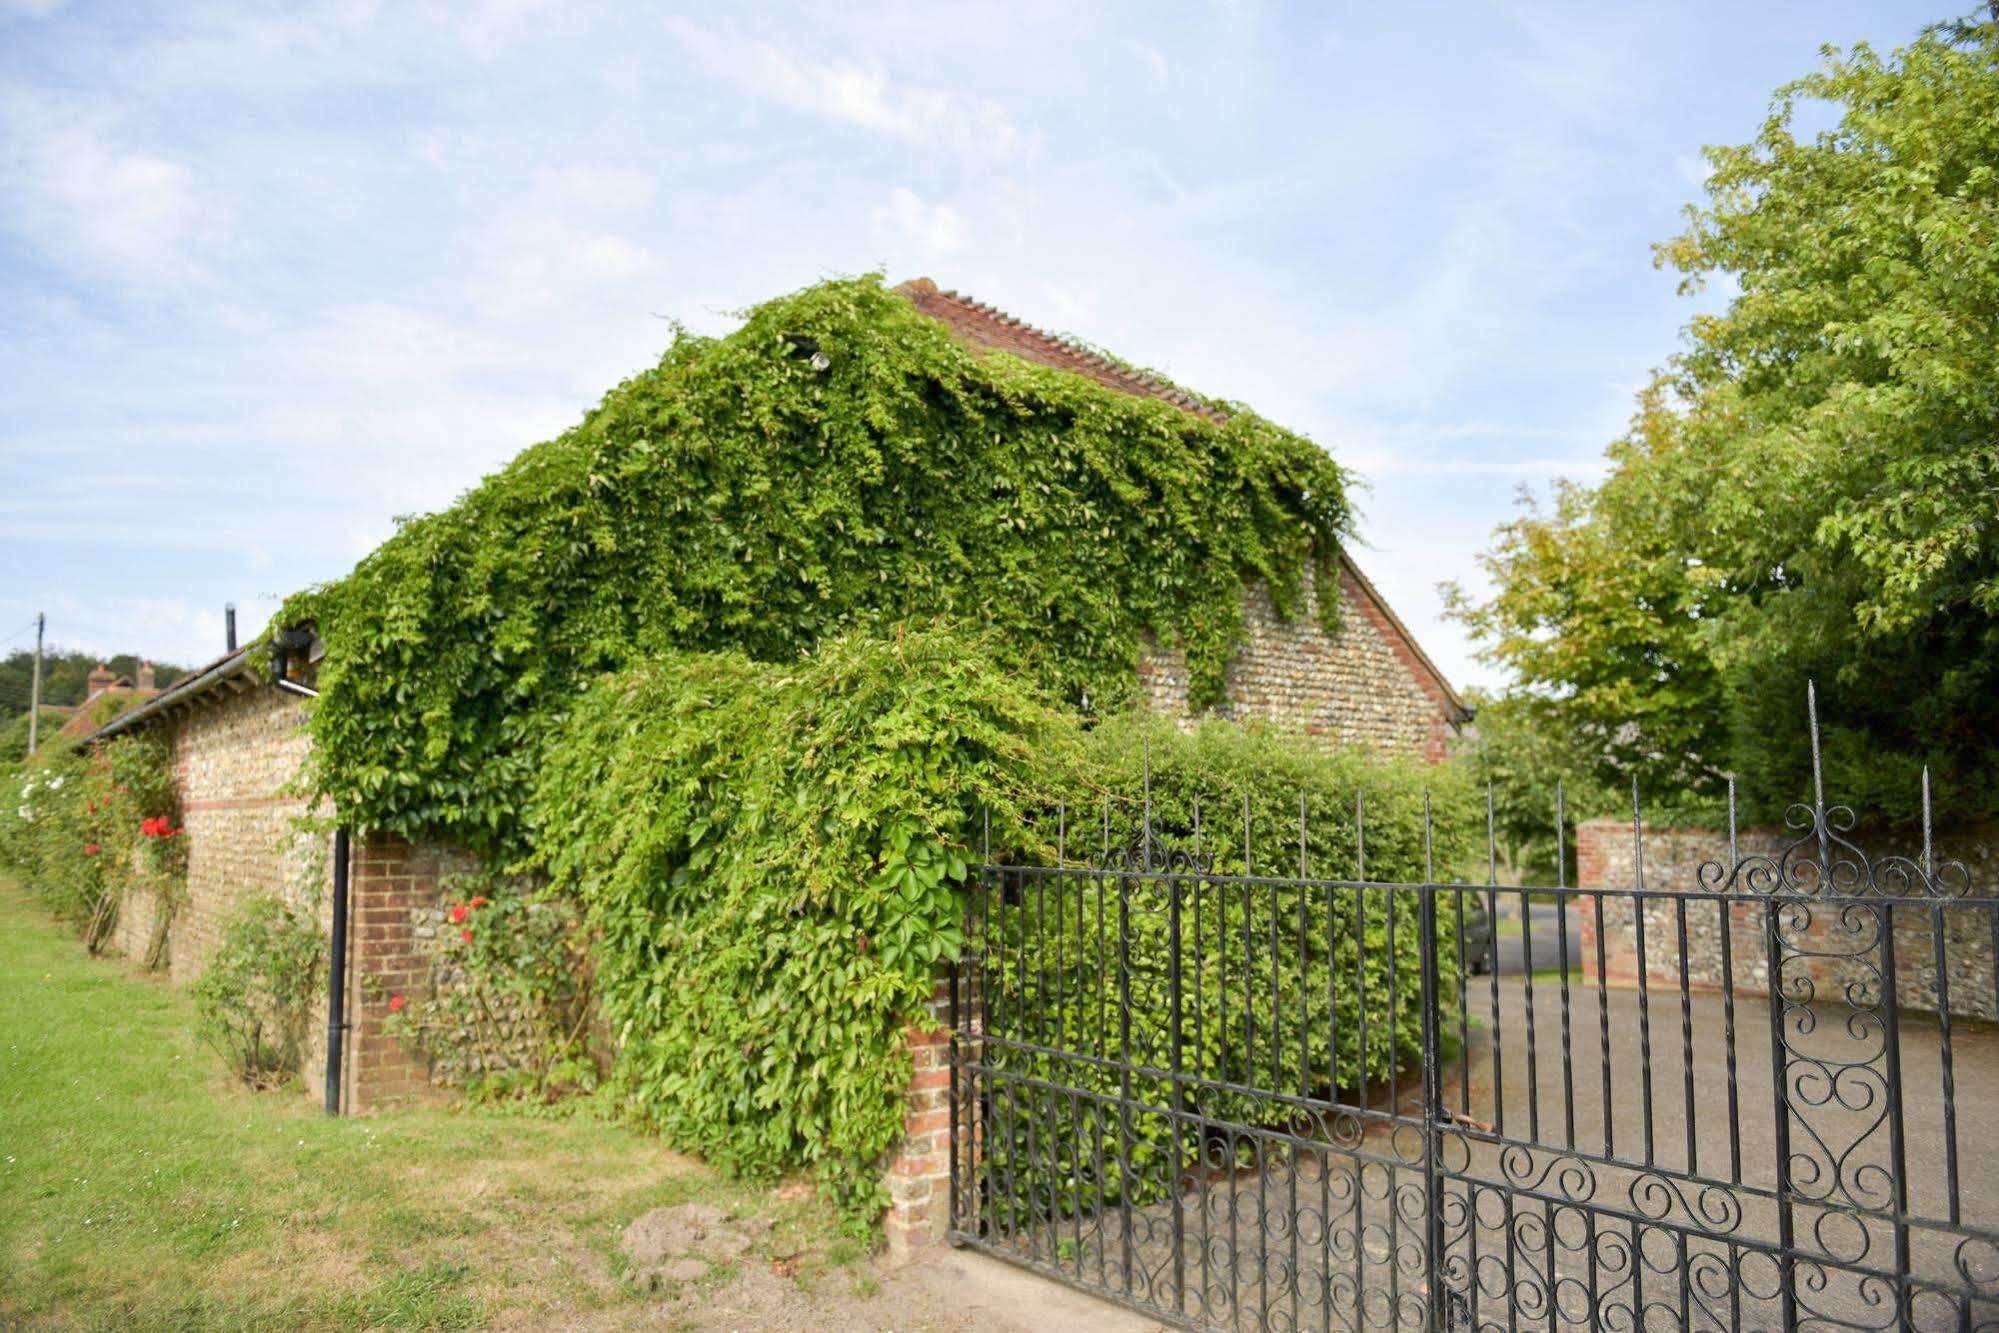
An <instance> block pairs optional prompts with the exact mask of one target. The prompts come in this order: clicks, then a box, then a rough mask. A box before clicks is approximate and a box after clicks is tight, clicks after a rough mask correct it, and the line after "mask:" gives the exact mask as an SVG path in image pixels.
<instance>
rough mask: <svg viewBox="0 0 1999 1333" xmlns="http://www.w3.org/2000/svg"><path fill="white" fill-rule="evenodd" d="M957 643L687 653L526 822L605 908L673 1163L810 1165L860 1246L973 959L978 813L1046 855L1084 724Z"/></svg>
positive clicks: (636, 1048) (622, 707) (614, 959)
mask: <svg viewBox="0 0 1999 1333" xmlns="http://www.w3.org/2000/svg"><path fill="white" fill-rule="evenodd" d="M990 648H991V645H990V643H989V642H985V641H977V640H967V639H965V638H962V637H960V636H957V635H953V634H950V633H947V632H944V631H942V630H937V629H921V630H912V631H908V632H904V633H899V634H897V635H895V636H894V637H891V638H886V639H883V638H864V637H861V636H846V637H842V638H838V639H833V640H829V641H827V642H825V643H823V644H821V645H820V646H819V648H818V649H817V650H815V651H814V652H813V653H811V654H810V655H808V656H807V657H805V658H803V659H802V660H800V661H798V662H795V663H789V664H784V665H775V664H765V663H758V662H753V661H751V660H749V659H748V658H746V657H743V656H741V655H740V654H686V655H682V654H670V655H667V656H665V657H663V658H662V659H661V660H660V661H659V662H656V663H654V664H653V665H651V666H648V667H644V668H640V669H638V670H636V671H633V672H630V673H627V674H624V675H620V676H615V677H612V678H609V679H608V680H606V681H604V682H602V683H600V684H598V685H597V686H595V687H593V688H592V689H591V690H590V691H589V692H588V693H587V694H585V695H584V696H583V697H582V698H581V700H580V701H579V702H578V704H577V706H576V711H575V716H574V718H573V719H572V721H571V722H570V724H569V725H568V726H567V727H566V728H564V729H563V731H562V732H561V733H560V734H559V735H558V736H556V737H555V738H554V739H553V743H552V744H551V745H550V746H549V748H548V750H547V752H546V754H545V757H544V768H543V772H542V774H541V778H540V781H539V782H538V784H537V788H536V794H535V798H534V802H533V805H532V807H531V811H530V827H531V829H532V832H533V834H534V841H535V844H536V846H537V848H538V849H539V850H538V853H537V860H538V862H539V863H540V865H541V867H542V868H544V869H545V870H546V872H547V874H548V875H549V878H550V886H549V887H550V891H551V892H552V893H554V894H555V895H557V896H567V897H573V898H574V899H575V900H578V901H580V902H582V903H583V904H584V906H585V908H586V912H587V921H588V925H589V927H590V928H591V930H592V931H593V932H594V933H595V938H596V944H595V946H594V953H595V956H596V959H597V968H598V971H597V984H598V994H599V997H600V1003H601V1005H602V1009H603V1013H604V1016H605V1019H606V1021H607V1023H608V1026H609V1028H610V1030H611V1035H612V1038H613V1041H614V1043H615V1046H616V1065H615V1069H614V1078H615V1080H616V1086H617V1087H618V1088H619V1089H621V1090H622V1091H623V1092H624V1094H625V1095H626V1096H628V1097H629V1099H630V1101H631V1104H632V1106H633V1107H634V1108H635V1109H636V1111H637V1113H638V1114H639V1115H640V1117H641V1118H642V1119H643V1120H645V1121H646V1122H647V1123H649V1124H651V1125H653V1126H655V1127H656V1128H657V1129H658V1130H659V1132H660V1133H661V1135H662V1136H663V1137H664V1138H665V1139H666V1140H667V1141H668V1142H670V1143H672V1144H674V1145H675V1146H677V1147H680V1148H683V1149H687V1150H689V1151H693V1152H698V1153H700V1154H701V1155H702V1156H703V1157H705V1158H707V1159H708V1160H709V1161H712V1162H715V1163H717V1164H719V1165H722V1166H724V1167H727V1168H729V1169H731V1170H734V1171H737V1172H740V1173H742V1174H745V1175H748V1176H751V1177H762V1178H769V1177H774V1176H775V1175H777V1174H778V1173H779V1172H781V1171H783V1170H785V1169H787V1168H790V1167H794V1166H797V1165H801V1164H805V1165H811V1166H813V1167H815V1168H816V1169H817V1171H818V1174H819V1177H820V1180H821V1183H822V1187H823V1189H824V1190H825V1192H826V1193H827V1194H828V1196H829V1197H831V1198H832V1199H833V1200H834V1201H835V1202H836V1203H838V1204H839V1205H840V1206H841V1208H842V1209H843V1211H844V1212H845V1213H846V1215H847V1217H848V1218H849V1219H850V1221H851V1222H852V1223H853V1225H854V1226H855V1229H856V1230H857V1231H866V1230H867V1229H868V1228H870V1227H872V1225H873V1224H874V1222H875V1220H876V1219H877V1217H878V1216H879V1213H880V1209H881V1207H882V1205H883V1203H884V1202H885V1196H884V1194H883V1192H882V1187H881V1184H880V1179H879V1170H880V1159H881V1158H882V1156H883V1154H885V1153H886V1152H887V1151H888V1150H889V1149H890V1148H891V1147H893V1145H894V1144H895V1142H896V1141H897V1138H898V1136H899V1135H900V1133H901V1130H902V1120H903V1111H904V1100H903V1099H904V1090H905V1089H906V1087H907V1086H908V1082H909V1073H910V1064H909V1057H908V1054H907V1050H906V1047H905V1045H904V1043H903V1035H904V1032H905V1030H906V1028H907V1025H908V1023H909V1022H910V1019H911V1016H912V1015H913V1014H914V1013H916V1012H918V1011H919V1010H920V1007H921V1004H922V1002H923V1001H924V1000H925V999H926V998H927V997H928V996H929V995H930V993H931V990H932V987H933V985H934V978H935V975H936V969H937V965H938V964H939V962H940V961H942V960H945V959H948V958H952V957H955V956H956V954H957V952H958V950H959V948H960V947H961V945H962V943H963V931H962V916H963V909H962V896H961V888H962V885H963V883H964V881H965V878H966V876H967V873H968V858H969V855H970V852H971V845H972V842H973V830H974V829H975V828H977V827H980V825H979V812H980V811H981V810H983V809H986V808H990V809H991V811H992V812H993V819H994V821H995V826H996V827H997V828H998V829H999V830H1000V831H1001V832H1002V833H1003V834H1006V835H1008V836H1010V837H1015V838H1018V837H1022V836H1025V835H1024V834H1023V833H1022V829H1023V828H1024V826H1023V824H1022V822H1021V817H1020V815H1019V811H1020V810H1021V808H1022V805H1021V803H1022V801H1023V800H1024V799H1026V793H1027V792H1028V791H1029V790H1030V789H1031V787H1032V786H1033V781H1032V776H1031V775H1033V774H1036V773H1047V772H1059V771H1060V766H1061V765H1062V763H1063V762H1064V757H1065V756H1068V755H1071V754H1073V751H1074V734H1073V732H1072V731H1071V729H1070V727H1069V725H1068V724H1067V722H1066V721H1065V720H1064V719H1063V718H1062V717H1061V716H1060V715H1059V714H1057V713H1055V712H1052V711H1051V710H1050V709H1049V708H1048V707H1047V706H1046V705H1045V704H1043V703H1042V702H1041V701H1039V700H1038V699H1037V698H1036V697H1035V694H1034V692H1033V691H1032V690H1031V689H1030V688H1027V687H1024V686H1023V685H1022V684H1021V683H1020V682H1019V681H1018V679H1017V678H1016V677H1014V676H1013V675H1011V674H1010V673H1008V672H1005V671H1003V670H1002V669H1000V668H999V667H998V666H996V665H995V664H994V663H993V661H992V658H991V654H990Z"/></svg>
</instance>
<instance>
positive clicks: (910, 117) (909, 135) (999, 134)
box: [669, 18, 1037, 161]
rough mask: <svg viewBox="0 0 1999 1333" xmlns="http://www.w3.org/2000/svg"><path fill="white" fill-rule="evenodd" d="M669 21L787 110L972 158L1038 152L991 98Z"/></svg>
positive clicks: (738, 79) (705, 58) (691, 43)
mask: <svg viewBox="0 0 1999 1333" xmlns="http://www.w3.org/2000/svg"><path fill="white" fill-rule="evenodd" d="M669 26H670V27H671V28H672V29H673V31H674V33H675V34H676V35H677V36H678V37H679V38H680V39H681V41H683V42H684V43H685V44H686V45H687V47H688V49H689V50H691V51H692V52H693V53H694V54H695V55H696V56H697V57H699V58H700V60H701V61H702V63H703V64H705V65H706V66H707V67H708V69H709V71H710V72H711V73H713V74H716V75H718V76H720V77H722V78H725V79H727V80H729V81H730V82H731V83H734V84H736V85H737V86H738V87H740V88H742V89H744V90H745V91H747V92H751V93H754V94H756V95H757V96H759V97H762V98H764V99H766V100H768V101H771V102H775V103H777V104H778V105H779V106H783V107H786V108H788V109H790V110H792V111H797V112H800V113H802V114H804V115H808V116H816V117H819V118H821V119H824V120H831V121H837V122H840V123H843V124H848V125H854V126H857V127H859V128H861V129H865V130H872V131H874V132H875V133H878V134H886V135H889V136H891V137H893V138H897V139H901V140H904V141H906V142H909V143H914V144H922V145H926V146H931V147H937V148H943V149H947V150H949V151H951V152H953V153H956V154H959V155H960V156H964V157H969V158H978V159H986V160H992V161H1007V160H1012V159H1031V158H1032V157H1033V156H1034V154H1035V151H1036V148H1037V143H1036V140H1035V138H1034V136H1033V135H1030V134H1027V133H1025V132H1023V131H1022V130H1020V129H1019V128H1017V127H1016V126H1015V125H1014V123H1013V121H1012V120H1011V119H1010V118H1009V117H1008V115H1007V112H1006V108H1005V107H1003V106H1001V105H1000V104H999V103H997V102H994V101H992V100H990V99H987V98H964V97H959V96H956V95H954V94H951V93H947V92H942V91H939V90H937V89H934V88H923V87H916V86H911V85H903V84H897V83H894V82H891V81H890V79H889V78H888V76H887V75H885V74H883V73H882V72H881V71H880V70H879V69H875V68H871V67H866V66H862V65H858V64H855V63H853V62H851V61H846V60H832V61H816V60H809V59H806V58H804V57H801V56H797V55H793V54H792V53H790V52H788V51H784V50H781V49H779V48H778V47H775V46H772V45H771V44H769V43H768V42H759V41H753V40H748V39H744V38H740V37H736V36H733V35H724V34H721V33H718V32H715V31H714V30H712V29H709V28H704V27H702V26H700V25H699V24H696V23H694V22H692V21H691V20H688V19H685V18H675V19H672V20H671V21H670V23H669Z"/></svg>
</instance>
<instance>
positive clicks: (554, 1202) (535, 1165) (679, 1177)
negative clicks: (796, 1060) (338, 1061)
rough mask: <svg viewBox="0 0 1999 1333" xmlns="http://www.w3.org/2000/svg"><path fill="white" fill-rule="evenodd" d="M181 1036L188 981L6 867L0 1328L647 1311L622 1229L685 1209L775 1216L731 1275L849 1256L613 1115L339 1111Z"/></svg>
mask: <svg viewBox="0 0 1999 1333" xmlns="http://www.w3.org/2000/svg"><path fill="white" fill-rule="evenodd" d="M191 1031H192V1015H191V1012H190V1008H189V1005H188V1003H187V1000H186V998H185V997H184V996H183V995H181V994H180V993H179V992H177V991H175V990H172V989H170V988H169V987H167V986H166V985H164V984H163V983H161V982H158V981H155V980H152V979H148V978H145V977H142V976H139V975H136V974H135V973H134V972H133V971H132V970H131V969H130V968H129V967H128V966H127V965H125V964H123V963H119V962H111V961H103V960H91V959H89V958H86V957H85V956H84V953H83V950H82V947H81V946H80V945H79V944H77V943H76V942H75V941H74V940H73V939H72V938H70V937H69V936H68V935H67V934H65V933H63V932H62V931H61V930H60V929H59V928H58V927H56V926H54V925H52V924H51V923H50V922H49V920H48V919H47V918H46V917H45V916H43V915H42V913H41V912H40V910H39V909H38V908H37V907H36V906H35V905H34V904H33V903H32V902H31V901H29V900H28V898H27V897H26V896H25V895H24V894H22V893H21V892H20V890H19V889H17V888H16V887H15V885H14V884H13V883H12V882H11V881H9V880H6V879H5V878H0V1327H7V1328H13V1327H18V1326H21V1325H23V1324H27V1325H32V1326H37V1327H53V1328H70V1327H78V1328H100V1327H102V1328H117V1329H119V1330H139V1329H155V1328H175V1329H179V1328H200V1329H209V1328H238V1327H241V1328H248V1327H257V1328H268V1327H272V1326H279V1327H287V1328H468V1327H475V1326H483V1325H486V1324H489V1323H500V1324H510V1325H514V1326H521V1327H538V1326H541V1325H544V1324H547V1323H564V1324H572V1323H578V1322H583V1323H602V1324H609V1325H611V1326H616V1325H619V1324H622V1323H625V1322H627V1320H626V1319H624V1318H621V1317H620V1312H624V1313H626V1314H628V1315H629V1316H630V1318H631V1321H632V1322H639V1321H642V1320H643V1319H644V1317H645V1315H646V1310H645V1309H644V1307H643V1304H642V1303H643V1302H644V1301H646V1300H648V1299H650V1298H652V1297H654V1296H655V1295H657V1293H654V1292H650V1291H647V1290H643V1289H641V1288H640V1286H639V1284H637V1283H636V1282H634V1281H631V1280H629V1279H628V1278H626V1277H625V1275H624V1272H623V1256H622V1255H621V1254H620V1252H619V1250H618V1245H617V1241H618V1237H619V1235H620V1233H621V1232H622V1230H623V1228H624V1226H625V1225H626V1224H627V1223H628V1222H629V1221H630V1220H631V1219H632V1218H634V1217H635V1216H637V1215H638V1214H639V1213H641V1212H644V1211H645V1210H647V1209H649V1208H652V1207H656V1206H659V1205H664V1204H675V1203H682V1202H688V1201H695V1200H698V1201H703V1202H710V1203H715V1204H718V1205H721V1206H723V1207H726V1208H730V1209H732V1210H735V1211H737V1212H738V1213H740V1214H751V1213H754V1214H760V1215H761V1216H763V1217H766V1218H769V1219H771V1221H772V1223H773V1229H772V1231H771V1233H770V1234H769V1235H768V1236H767V1237H764V1238H763V1239H762V1240H761V1242H760V1247H759V1249H758V1250H756V1251H754V1252H752V1254H751V1255H749V1256H747V1257H746V1258H745V1259H744V1260H743V1261H742V1262H743V1263H744V1264H761V1265H765V1266H766V1267H767V1266H768V1264H769V1261H770V1260H771V1259H773V1258H782V1259H785V1260H786V1261H787V1262H786V1264H785V1266H784V1269H783V1271H784V1272H785V1273H787V1274H789V1273H790V1272H791V1270H792V1269H793V1268H796V1269H797V1270H798V1273H799V1276H798V1278H797V1279H796V1280H797V1281H798V1282H799V1283H801V1284H809V1283H810V1282H811V1281H812V1280H813V1279H814V1278H815V1277H825V1276H828V1275H829V1270H835V1269H839V1268H840V1267H841V1266H842V1265H845V1264H847V1263H850V1262H851V1261H852V1260H854V1259H855V1258H856V1257H857V1253H856V1251H855V1249H854V1248H853V1247H852V1246H851V1245H848V1244H844V1243H843V1242H841V1241H839V1240H838V1239H836V1237H835V1232H834V1225H833V1219H832V1217H831V1214H830V1213H829V1212H827V1211H826V1210H825V1209H823V1208H822V1207H821V1206H820V1205H819V1204H818V1203H817V1202H816V1201H815V1200H814V1199H812V1198H811V1197H810V1193H809V1191H799V1190H797V1189H790V1190H785V1191H782V1192H774V1191H770V1190H765V1189H761V1188H757V1187H753V1186H749V1185H744V1184H741V1183H737V1182H731V1181H727V1180H724V1179H721V1178H719V1177H718V1176H717V1175H716V1174H715V1173H714V1172H713V1171H711V1170H709V1169H708V1168H707V1167H704V1166H703V1165H701V1164H700V1163H699V1162H696V1161H693V1160H691V1159H689V1158H685V1157H682V1156H679V1155H676V1154H674V1153H671V1152H668V1151H667V1150H665V1149H664V1148H662V1147H661V1146H660V1145H659V1144H658V1143H657V1142H656V1141H653V1140H650V1139H647V1138H644V1137H642V1136H640V1135H638V1134H635V1133H632V1132H630V1131H628V1130H625V1129H622V1128H620V1127H618V1126H616V1125H612V1124H607V1123H603V1122H601V1121H597V1120H594V1119H590V1118H587V1117H580V1116H579V1117H574V1118H570V1119H563V1120H547V1119H533V1118H528V1117H525V1116H520V1115H511V1114H503V1113H497V1112H467V1111H455V1110H448V1109H425V1110H413V1111H408V1112H401V1113H396V1114H386V1115H380V1116H374V1117H364V1118H356V1119H348V1118H340V1119H331V1118H328V1117H327V1116H325V1115H323V1114H322V1113H321V1112H320V1111H319V1109H318V1108H317V1106H316V1105H314V1104H313V1103H312V1102H311V1101H309V1100H308V1099H307V1098H306V1097H304V1096H303V1095H301V1094H299V1093H297V1092H295V1091H294V1092H278V1093H264V1094H256V1093H252V1092H249V1091H247V1090H246V1089H244V1088H242V1087H240V1086H239V1085H237V1084H236V1083H234V1082H233V1081H232V1080H231V1079H230V1078H229V1076H228V1074H227V1072H226V1071H225V1070H224V1068H223V1066H222V1064H221V1062H220V1060H219V1059H218V1058H217V1057H216V1056H215V1055H213V1054H212V1053H211V1052H209V1051H208V1050H206V1049H205V1048H203V1047H200V1046H198V1045H196V1044H195V1042H194V1040H193V1038H192V1036H191V1035H190V1034H191ZM801 1193H803V1194H804V1197H786V1196H797V1195H799V1194H801ZM729 1276H730V1275H729V1274H728V1273H727V1272H726V1271H723V1270H717V1271H715V1272H712V1273H711V1274H710V1275H709V1277H708V1278H705V1279H701V1281H703V1282H713V1283H717V1284H720V1283H723V1282H726V1281H727V1280H728V1278H729ZM831 1276H833V1277H835V1278H836V1279H837V1280H839V1281H841V1282H843V1283H844V1282H845V1281H846V1280H847V1278H848V1277H851V1278H852V1280H853V1282H854V1283H855V1284H857V1285H858V1284H865V1283H866V1282H868V1281H869V1279H867V1278H866V1277H865V1276H863V1275H861V1274H860V1273H859V1271H858V1270H856V1271H855V1272H854V1273H852V1274H845V1275H842V1274H837V1273H833V1274H831Z"/></svg>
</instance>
